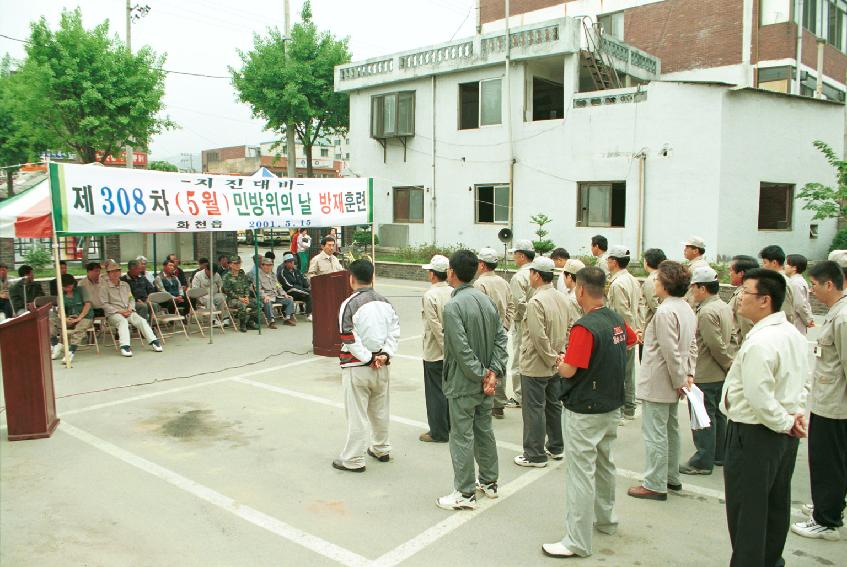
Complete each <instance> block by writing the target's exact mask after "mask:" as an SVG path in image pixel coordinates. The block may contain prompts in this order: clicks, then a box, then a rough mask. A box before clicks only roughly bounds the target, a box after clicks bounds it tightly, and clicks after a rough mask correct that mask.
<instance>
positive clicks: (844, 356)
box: [811, 295, 847, 419]
mask: <svg viewBox="0 0 847 567" xmlns="http://www.w3.org/2000/svg"><path fill="white" fill-rule="evenodd" d="M815 354H816V355H817V358H816V364H815V371H814V373H813V375H812V400H811V409H812V412H814V413H816V414H817V415H819V416H821V417H826V418H829V419H847V295H844V296H842V297H841V299H839V300H838V301H837V302H836V303H835V305H833V306H832V307H830V308H829V312H828V313H827V314H826V317H825V318H824V321H823V325H822V326H821V333H820V335H819V337H818V344H817V349H816V352H815Z"/></svg>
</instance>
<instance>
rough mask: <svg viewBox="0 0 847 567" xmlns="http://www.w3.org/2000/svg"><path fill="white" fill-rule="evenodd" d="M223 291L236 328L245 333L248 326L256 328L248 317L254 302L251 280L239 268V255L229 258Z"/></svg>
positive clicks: (254, 323)
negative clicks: (236, 325)
mask: <svg viewBox="0 0 847 567" xmlns="http://www.w3.org/2000/svg"><path fill="white" fill-rule="evenodd" d="M223 292H224V295H226V302H227V305H229V309H230V311H231V312H232V317H233V319H235V320H236V321H238V330H239V331H241V332H242V333H246V332H247V329H248V328H249V329H258V327H257V326H256V322H255V321H253V320H252V319H250V305H251V302H255V296H254V295H253V282H251V281H250V278H248V277H247V275H246V274H245V273H244V271H243V270H242V269H241V257H239V256H233V257H232V258H230V259H229V272H228V273H227V274H226V275H224V278H223Z"/></svg>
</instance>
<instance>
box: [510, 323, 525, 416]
mask: <svg viewBox="0 0 847 567" xmlns="http://www.w3.org/2000/svg"><path fill="white" fill-rule="evenodd" d="M523 326H524V322H523V321H513V322H512V397H513V398H515V400H517V402H518V403H520V401H521V340H522V338H523Z"/></svg>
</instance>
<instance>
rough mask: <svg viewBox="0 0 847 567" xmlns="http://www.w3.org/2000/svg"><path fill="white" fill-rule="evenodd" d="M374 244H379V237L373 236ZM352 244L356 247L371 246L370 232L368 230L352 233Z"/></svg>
mask: <svg viewBox="0 0 847 567" xmlns="http://www.w3.org/2000/svg"><path fill="white" fill-rule="evenodd" d="M374 242H375V243H376V244H379V235H378V234H374ZM353 244H354V245H356V246H370V245H371V231H370V230H357V231H356V232H354V233H353Z"/></svg>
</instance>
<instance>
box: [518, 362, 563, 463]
mask: <svg viewBox="0 0 847 567" xmlns="http://www.w3.org/2000/svg"><path fill="white" fill-rule="evenodd" d="M561 382H562V381H561V379H560V378H559V377H558V376H553V377H551V378H535V377H532V376H521V385H522V391H523V403H522V404H521V413H522V417H523V454H524V457H526V460H528V461H530V462H532V463H546V462H547V453H545V452H544V438H545V437H546V438H547V450H548V451H550V452H551V453H555V454H559V453H561V452H562V451H563V450H564V447H565V442H564V439H562V402H561V400H560V399H559V398H560V396H561V393H560V390H561Z"/></svg>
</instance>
